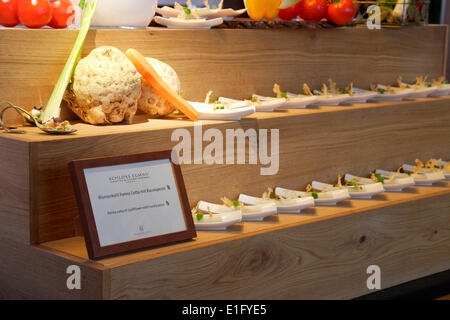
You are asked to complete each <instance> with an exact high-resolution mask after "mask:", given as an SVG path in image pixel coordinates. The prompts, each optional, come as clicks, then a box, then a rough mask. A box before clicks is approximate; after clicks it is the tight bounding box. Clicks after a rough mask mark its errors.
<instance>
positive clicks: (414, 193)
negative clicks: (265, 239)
mask: <svg viewBox="0 0 450 320" xmlns="http://www.w3.org/2000/svg"><path fill="white" fill-rule="evenodd" d="M448 194H450V181H449V180H447V181H443V182H440V183H437V184H435V185H433V186H423V187H421V186H413V187H410V188H407V189H405V190H404V192H399V193H396V192H384V193H382V194H380V195H377V196H375V197H374V198H373V199H371V200H358V199H351V200H346V201H344V202H343V203H341V204H339V205H337V206H335V207H320V206H319V207H313V208H310V209H306V210H303V211H302V213H301V214H278V215H276V216H272V217H269V218H266V219H265V220H264V221H263V222H241V223H238V224H236V225H234V226H231V227H230V228H228V229H227V230H226V231H198V237H197V239H194V240H192V241H186V242H182V243H177V244H171V245H167V246H160V247H157V248H151V249H146V250H141V251H138V252H133V253H130V254H123V255H119V256H115V257H109V258H105V259H99V260H95V261H94V260H90V259H89V258H88V255H87V251H86V246H85V243H84V238H83V237H73V238H67V239H61V240H57V241H50V242H45V243H42V244H40V245H38V247H39V248H43V249H46V250H50V251H58V252H60V253H62V254H65V255H67V256H68V257H71V256H72V257H76V258H80V259H82V261H84V262H85V263H88V264H90V265H92V266H93V267H95V266H103V267H107V268H116V267H119V266H122V265H127V264H130V263H136V262H138V261H143V260H147V259H156V258H159V257H162V256H165V255H169V254H176V253H182V252H185V251H187V250H195V249H198V248H202V247H205V246H213V245H215V244H218V243H221V242H226V241H233V240H238V239H243V238H249V237H253V236H255V235H258V234H263V233H270V232H274V231H278V230H288V229H290V228H294V227H298V226H302V225H306V224H309V223H316V222H320V221H322V220H330V219H335V218H339V217H343V216H347V215H352V214H358V213H361V214H364V212H367V211H371V210H375V209H380V208H384V207H388V206H394V205H398V204H402V203H406V202H411V201H416V200H420V199H423V198H430V197H437V196H441V195H448Z"/></svg>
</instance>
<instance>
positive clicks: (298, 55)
mask: <svg viewBox="0 0 450 320" xmlns="http://www.w3.org/2000/svg"><path fill="white" fill-rule="evenodd" d="M446 35H447V28H446V27H443V26H429V27H422V28H415V27H414V28H404V29H392V30H382V31H380V32H379V33H378V32H377V31H369V30H366V29H345V28H344V29H336V30H323V31H316V30H294V31H293V30H287V31H283V30H281V31H280V30H270V31H268V30H264V31H262V30H212V31H209V32H208V31H205V30H198V31H195V32H192V33H191V32H186V31H176V30H159V29H150V30H139V31H136V30H120V31H118V30H93V31H91V33H90V35H89V39H88V41H87V45H86V48H85V53H87V52H89V51H90V50H91V49H92V48H93V47H95V46H98V45H105V44H108V45H114V46H117V47H119V48H120V49H127V48H128V47H136V48H137V49H139V50H141V51H143V52H144V53H146V54H147V55H149V56H155V57H156V58H160V59H162V60H165V61H167V62H169V63H170V64H172V65H173V66H174V68H175V69H176V70H177V72H179V75H180V78H181V80H182V86H183V88H184V95H185V96H186V97H188V98H191V99H201V98H202V97H203V95H204V93H206V91H207V90H209V89H214V90H215V91H217V92H218V93H220V94H221V95H224V96H230V97H235V98H242V97H245V96H247V95H249V93H252V92H260V93H262V94H269V93H270V89H271V87H272V85H273V82H279V83H282V84H283V85H284V87H286V90H290V91H298V88H299V87H300V85H299V83H302V82H303V81H307V82H308V83H311V84H312V86H318V85H319V84H320V83H321V82H320V81H324V80H326V79H327V78H328V77H330V76H332V77H333V79H336V80H337V82H338V83H347V82H349V81H356V80H359V81H360V82H361V86H366V87H367V86H368V85H369V84H370V82H372V81H373V82H388V81H390V82H392V81H395V79H396V77H397V76H398V75H399V74H402V75H403V76H404V78H405V80H406V81H412V79H413V77H415V76H417V75H419V74H424V73H426V74H430V76H431V77H437V76H439V75H441V74H442V73H443V70H444V69H445V64H446V61H445V56H446V55H445V50H446ZM74 36H75V33H74V31H70V30H63V31H59V30H17V29H14V30H9V29H4V30H0V96H1V97H2V98H4V99H6V100H13V101H16V102H17V103H19V104H21V105H25V106H28V107H30V106H33V104H37V103H40V101H46V99H47V96H48V94H49V93H50V92H51V88H52V85H53V83H52V81H54V80H55V79H56V78H57V75H58V70H60V69H61V65H62V64H63V63H64V59H65V56H66V54H67V50H69V51H70V46H71V43H72V41H73V38H74ZM33 37H40V38H39V44H38V41H37V40H35V41H31V40H30V39H32V38H33ZM26 39H29V40H30V41H29V42H26V45H23V43H25V40H26ZM268 39H269V40H271V41H269V40H268ZM413 39H414V41H413ZM430 39H433V41H432V40H430ZM175 40H176V41H175ZM344 41H347V42H344ZM6 43H8V45H6ZM42 43H48V44H49V46H50V44H51V46H53V47H54V48H53V50H49V49H48V48H45V46H44V45H43V44H42ZM424 43H427V45H426V46H423V44H424ZM238 44H239V45H238ZM358 44H360V45H358ZM387 44H389V45H387ZM22 45H23V46H24V47H21V46H22ZM431 47H432V48H431ZM67 48H69V49H67ZM207 49H210V51H208V50H207ZM401 52H404V54H401ZM406 53H407V54H406ZM26 56H27V57H28V58H27V59H29V60H27V61H29V63H28V64H26V63H25V57H26ZM29 56H31V59H30V58H29ZM42 62H46V63H49V64H51V67H49V68H44V67H43V63H42ZM411 66H414V67H411ZM227 69H228V70H227ZM361 70H364V72H363V73H361ZM218 75H222V76H221V77H218ZM25 78H27V79H29V81H28V82H24V80H25ZM49 79H51V80H50V81H49ZM296 88H297V89H296ZM39 99H42V100H39ZM35 101H37V102H35ZM11 114H12V113H11ZM9 120H14V119H13V118H12V117H11V118H10V119H9ZM202 124H203V129H204V130H206V129H208V128H213V127H214V128H217V129H219V130H220V131H221V132H222V133H224V132H225V130H226V129H236V128H242V129H244V130H246V129H249V128H254V129H279V130H280V142H279V145H280V149H279V159H280V163H279V172H278V174H276V175H273V176H261V175H260V166H259V165H212V166H209V165H206V164H201V165H183V166H182V170H183V175H184V179H185V183H186V189H187V192H188V196H189V200H190V203H191V205H192V206H193V205H195V203H196V202H197V201H199V200H207V201H212V202H218V200H219V198H220V197H221V196H224V195H226V196H228V197H229V198H235V197H236V196H237V195H238V194H239V193H248V194H252V195H260V194H261V193H262V192H263V191H264V190H265V189H266V188H267V187H275V186H281V187H286V188H291V189H303V188H304V187H305V185H306V184H307V183H310V182H311V181H312V180H313V179H315V180H322V181H324V182H330V183H331V182H334V181H335V180H336V178H337V175H338V174H345V173H347V172H348V173H352V174H355V175H362V176H367V175H368V174H369V173H370V171H373V170H375V169H377V168H383V169H387V170H394V169H397V168H398V167H399V166H400V165H401V164H403V163H405V162H412V161H414V159H416V158H421V159H423V160H426V159H429V158H432V157H435V158H436V157H442V158H444V159H450V97H434V98H422V99H406V100H405V101H400V102H373V101H372V102H369V103H366V104H352V105H343V106H339V107H325V106H317V107H308V108H307V109H304V110H282V111H277V112H274V113H255V114H253V115H251V116H249V117H246V118H245V119H243V120H241V121H229V122H225V121H203V122H202ZM75 128H76V129H78V130H79V132H78V133H77V134H76V135H71V136H61V137H56V136H49V135H45V134H42V133H40V132H38V131H37V129H36V128H31V127H26V128H25V131H26V132H27V134H25V135H8V134H5V133H0V163H1V165H2V174H1V175H0V208H1V209H0V221H1V223H0V238H1V239H0V240H1V241H0V257H1V263H0V284H1V285H0V297H3V298H11V297H16V298H17V297H18V298H74V299H76V298H87V299H123V298H130V299H132V298H139V299H158V298H160V299H300V298H305V299H314V298H319V299H326V298H353V297H358V296H361V295H364V294H368V293H370V292H371V291H369V290H368V289H367V287H366V280H367V277H368V274H367V273H366V269H367V267H368V266H369V265H379V266H380V267H381V270H382V288H388V287H391V286H394V285H397V284H400V283H404V282H407V281H410V280H414V279H417V278H420V277H424V276H427V275H431V274H434V273H437V272H441V271H445V270H448V269H449V268H450V183H449V182H448V181H446V182H441V183H438V184H436V185H434V186H432V187H411V188H408V189H406V190H405V192H403V193H383V194H381V195H379V196H376V197H375V198H374V199H373V200H348V201H345V202H344V203H342V205H339V206H337V207H315V208H312V209H308V210H305V211H304V212H302V214H300V215H291V214H279V215H277V216H274V217H272V218H268V219H266V220H265V221H264V222H260V223H256V222H252V223H250V222H245V223H240V224H237V225H235V226H233V227H231V228H230V229H229V230H228V231H221V232H218V231H211V232H199V233H198V238H197V239H194V240H192V241H186V242H181V243H176V244H172V245H167V246H162V247H157V248H151V249H147V250H142V251H139V252H134V253H129V254H125V255H121V256H117V257H111V258H107V259H101V260H98V261H91V260H89V259H87V254H86V247H85V245H84V240H83V238H82V230H81V227H80V222H79V217H78V210H77V206H76V202H75V197H74V192H73V188H72V185H71V181H70V177H69V171H68V167H67V164H68V162H69V161H72V160H75V159H82V158H91V157H106V156H117V155H126V154H133V153H142V152H152V151H159V150H166V149H170V148H172V147H173V146H174V145H175V144H176V143H177V141H171V134H172V132H173V129H176V128H185V129H187V130H188V131H189V132H191V133H192V132H193V130H194V124H193V123H192V122H189V121H186V120H175V119H172V120H166V119H150V120H149V119H147V118H146V117H144V116H143V115H139V116H137V117H136V120H135V123H134V124H133V125H116V126H109V127H99V126H91V125H86V124H81V123H77V124H75ZM73 264H74V265H78V266H80V268H81V272H82V289H81V290H68V289H67V288H66V280H67V276H68V275H67V274H66V268H67V267H68V266H69V265H73Z"/></svg>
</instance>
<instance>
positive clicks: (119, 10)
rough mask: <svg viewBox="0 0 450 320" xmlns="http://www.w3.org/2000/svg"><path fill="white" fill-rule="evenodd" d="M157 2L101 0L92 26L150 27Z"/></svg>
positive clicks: (155, 0)
mask: <svg viewBox="0 0 450 320" xmlns="http://www.w3.org/2000/svg"><path fill="white" fill-rule="evenodd" d="M157 3H158V1H157V0H127V1H123V0H99V1H98V5H97V9H96V11H95V13H94V17H93V18H92V26H94V27H95V26H97V27H100V26H101V27H134V28H145V27H148V25H149V24H150V22H151V21H152V19H153V17H154V15H155V10H156V7H157Z"/></svg>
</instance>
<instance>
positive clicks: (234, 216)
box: [193, 201, 242, 231]
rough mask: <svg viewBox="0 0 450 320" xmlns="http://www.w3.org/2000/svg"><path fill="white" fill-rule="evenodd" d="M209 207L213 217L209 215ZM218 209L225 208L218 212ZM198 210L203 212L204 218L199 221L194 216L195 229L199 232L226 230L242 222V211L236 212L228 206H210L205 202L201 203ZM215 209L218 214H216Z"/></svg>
mask: <svg viewBox="0 0 450 320" xmlns="http://www.w3.org/2000/svg"><path fill="white" fill-rule="evenodd" d="M208 207H210V211H211V213H212V216H210V215H209V213H208ZM218 207H224V208H220V210H218V209H219V208H218ZM198 209H199V210H200V211H202V212H203V218H202V219H201V220H200V221H198V220H197V217H196V215H195V214H194V215H193V219H194V224H195V228H196V229H197V230H217V231H219V230H226V229H227V228H228V227H229V226H232V225H234V224H236V223H239V222H241V221H242V212H241V210H234V209H232V208H228V207H226V206H220V205H216V204H209V203H207V202H204V201H200V202H199V206H198ZM213 209H214V210H215V211H216V212H217V213H214V211H213ZM227 209H228V210H227Z"/></svg>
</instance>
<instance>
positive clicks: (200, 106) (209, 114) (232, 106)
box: [189, 91, 255, 120]
mask: <svg viewBox="0 0 450 320" xmlns="http://www.w3.org/2000/svg"><path fill="white" fill-rule="evenodd" d="M211 95H212V91H209V92H208V93H207V95H206V99H205V102H192V101H190V102H189V103H190V104H191V105H192V107H194V108H195V110H196V111H197V112H198V114H199V117H198V119H199V120H241V119H242V117H245V116H248V115H250V114H252V113H254V112H255V107H254V106H252V105H249V103H248V102H246V101H234V100H231V99H222V101H219V100H215V101H213V102H210V99H211Z"/></svg>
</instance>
